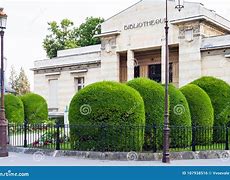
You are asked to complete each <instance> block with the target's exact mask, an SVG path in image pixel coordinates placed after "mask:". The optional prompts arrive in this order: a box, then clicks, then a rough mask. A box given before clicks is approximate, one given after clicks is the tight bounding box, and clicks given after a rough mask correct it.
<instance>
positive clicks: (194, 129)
mask: <svg viewBox="0 0 230 180" xmlns="http://www.w3.org/2000/svg"><path fill="white" fill-rule="evenodd" d="M192 151H196V126H192Z"/></svg>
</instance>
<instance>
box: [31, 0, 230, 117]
mask: <svg viewBox="0 0 230 180" xmlns="http://www.w3.org/2000/svg"><path fill="white" fill-rule="evenodd" d="M184 6H185V8H184V9H183V10H182V11H181V12H178V11H177V10H176V9H175V2H174V1H169V19H170V21H169V26H170V27H169V28H170V29H169V61H170V82H172V83H173V84H174V85H175V86H177V87H181V86H183V85H185V84H187V83H189V82H191V81H193V80H195V79H197V78H199V77H201V76H215V77H218V78H220V79H223V80H225V81H227V82H229V83H230V21H229V20H227V19H225V18H223V17H221V16H219V15H218V14H217V13H216V12H214V11H212V10H209V9H207V8H205V7H204V6H203V5H202V4H200V3H192V2H185V4H184ZM164 17H165V1H164V0H156V1H148V0H142V1H140V2H138V3H136V4H134V5H132V6H131V7H129V8H127V9H125V10H124V11H122V12H120V13H118V14H116V15H114V16H113V17H111V18H109V19H107V20H106V21H105V22H104V23H102V24H101V29H102V32H101V34H98V35H96V37H100V39H101V44H99V45H94V46H88V47H82V48H75V49H68V50H63V51H58V56H57V57H56V58H54V59H45V60H38V61H35V62H34V67H33V69H32V70H33V71H34V92H35V93H38V94H40V95H42V96H43V97H44V98H46V100H47V101H48V107H49V111H50V113H51V114H52V113H53V114H55V113H56V114H62V113H63V112H64V111H65V109H66V107H67V106H68V105H69V103H70V101H71V98H72V97H73V95H74V94H75V93H76V92H77V91H79V90H80V89H82V88H83V87H84V86H86V85H88V84H91V83H94V82H98V81H103V80H111V81H117V82H127V81H129V80H131V79H133V78H136V77H147V78H150V79H152V80H155V81H157V82H164V79H165V76H164V74H165V35H164V25H165V23H164V22H165V19H164Z"/></svg>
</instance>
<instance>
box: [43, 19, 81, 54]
mask: <svg viewBox="0 0 230 180" xmlns="http://www.w3.org/2000/svg"><path fill="white" fill-rule="evenodd" d="M48 25H49V28H48V30H49V31H50V32H51V34H49V35H47V36H46V38H45V39H44V41H43V47H44V49H45V51H46V54H47V56H48V57H49V58H53V57H57V51H58V50H64V49H70V48H76V47H77V30H76V28H75V27H74V23H73V22H72V21H70V20H68V19H63V20H62V21H61V23H60V24H58V23H57V22H56V21H52V22H49V23H48Z"/></svg>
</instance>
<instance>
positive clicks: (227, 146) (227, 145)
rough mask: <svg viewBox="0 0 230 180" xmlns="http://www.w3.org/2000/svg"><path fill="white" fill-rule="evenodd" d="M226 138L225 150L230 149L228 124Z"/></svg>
mask: <svg viewBox="0 0 230 180" xmlns="http://www.w3.org/2000/svg"><path fill="white" fill-rule="evenodd" d="M225 133H226V140H225V143H226V144H225V150H229V135H228V133H229V131H228V126H226V132H225Z"/></svg>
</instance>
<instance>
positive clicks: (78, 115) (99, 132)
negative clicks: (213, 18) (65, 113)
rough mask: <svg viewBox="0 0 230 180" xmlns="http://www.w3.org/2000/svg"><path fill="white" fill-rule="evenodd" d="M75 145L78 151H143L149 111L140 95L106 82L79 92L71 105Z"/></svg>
mask: <svg viewBox="0 0 230 180" xmlns="http://www.w3.org/2000/svg"><path fill="white" fill-rule="evenodd" d="M69 122H70V139H71V146H72V148H74V149H77V150H85V151H87V150H96V151H103V150H107V151H131V150H133V151H141V150H142V146H143V143H144V125H145V111H144V102H143V99H142V98H141V96H140V94H139V93H138V92H137V91H135V90H134V89H133V88H130V87H128V86H126V85H124V84H120V83H116V82H109V81H103V82H98V83H94V84H91V85H89V86H87V87H85V88H84V89H82V90H81V91H79V92H78V93H77V94H76V95H75V96H74V97H73V99H72V100H71V103H70V107H69Z"/></svg>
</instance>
